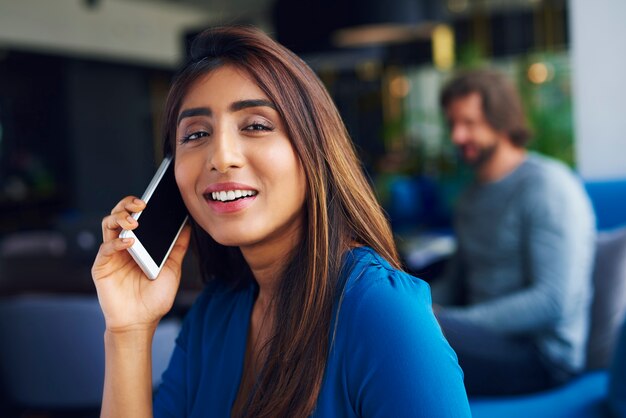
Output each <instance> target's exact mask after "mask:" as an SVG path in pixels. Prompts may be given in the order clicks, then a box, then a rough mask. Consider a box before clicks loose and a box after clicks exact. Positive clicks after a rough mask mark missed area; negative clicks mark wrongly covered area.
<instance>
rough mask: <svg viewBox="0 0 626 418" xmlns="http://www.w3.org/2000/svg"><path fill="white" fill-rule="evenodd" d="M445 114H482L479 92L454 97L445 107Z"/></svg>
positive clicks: (448, 115) (478, 115) (452, 115)
mask: <svg viewBox="0 0 626 418" xmlns="http://www.w3.org/2000/svg"><path fill="white" fill-rule="evenodd" d="M446 116H447V117H448V118H452V117H455V116H466V117H469V116H472V117H482V116H483V100H482V97H481V96H480V94H479V93H477V92H471V93H469V94H466V95H465V96H460V97H457V98H454V99H453V100H452V101H451V102H450V104H449V105H448V107H447V108H446Z"/></svg>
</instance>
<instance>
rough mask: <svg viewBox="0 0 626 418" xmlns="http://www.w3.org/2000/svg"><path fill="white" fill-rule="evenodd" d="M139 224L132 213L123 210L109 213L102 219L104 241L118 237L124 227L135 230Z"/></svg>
mask: <svg viewBox="0 0 626 418" xmlns="http://www.w3.org/2000/svg"><path fill="white" fill-rule="evenodd" d="M138 226H139V223H138V222H137V220H136V219H135V218H133V217H132V216H130V213H128V212H126V211H121V212H117V213H114V214H113V215H109V216H107V217H105V218H104V219H103V220H102V240H103V241H104V242H107V241H110V240H112V239H115V238H117V237H118V236H119V235H120V232H122V229H128V230H133V229H135V228H137V227H138Z"/></svg>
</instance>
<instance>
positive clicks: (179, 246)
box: [166, 225, 191, 270]
mask: <svg viewBox="0 0 626 418" xmlns="http://www.w3.org/2000/svg"><path fill="white" fill-rule="evenodd" d="M190 239H191V226H190V225H185V226H184V227H183V230H182V231H181V232H180V235H179V236H178V239H177V240H176V243H175V244H174V248H172V252H171V253H170V256H169V258H168V260H167V262H166V264H169V267H170V268H172V269H174V270H180V268H181V264H182V262H183V257H184V256H185V253H186V252H187V248H188V247H189V241H190Z"/></svg>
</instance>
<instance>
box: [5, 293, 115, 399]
mask: <svg viewBox="0 0 626 418" xmlns="http://www.w3.org/2000/svg"><path fill="white" fill-rule="evenodd" d="M104 328H105V326H104V318H103V316H102V312H101V310H100V307H99V305H98V300H97V298H96V297H95V296H19V297H12V298H3V299H2V300H0V341H2V351H1V352H0V353H1V354H0V373H1V374H0V379H2V386H3V387H4V388H5V390H6V392H7V397H8V399H9V400H10V401H11V402H12V403H15V404H16V405H19V406H27V407H31V408H90V407H97V406H98V405H100V402H101V399H102V386H103V382H104V347H103V335H104Z"/></svg>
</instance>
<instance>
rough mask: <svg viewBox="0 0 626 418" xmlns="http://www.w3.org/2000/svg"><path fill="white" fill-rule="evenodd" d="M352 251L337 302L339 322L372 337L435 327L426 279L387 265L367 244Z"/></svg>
mask: <svg viewBox="0 0 626 418" xmlns="http://www.w3.org/2000/svg"><path fill="white" fill-rule="evenodd" d="M353 252H355V254H354V255H355V257H354V258H353V259H352V260H350V258H349V257H348V261H347V262H346V265H345V266H344V268H345V269H346V271H347V272H348V277H347V280H346V284H345V288H344V291H343V293H342V295H341V300H340V305H339V311H340V313H339V320H340V322H343V323H348V324H350V327H351V328H352V329H353V330H354V331H357V332H361V333H363V334H370V333H372V334H373V336H374V337H376V336H378V337H380V336H381V334H380V333H383V334H394V333H403V332H404V331H403V329H404V328H410V329H411V331H417V332H418V333H427V334H428V333H430V332H431V331H433V332H437V331H438V327H437V326H436V323H435V319H434V315H433V313H432V307H431V295H430V287H429V286H428V284H427V283H426V282H424V281H422V280H420V279H418V278H416V277H414V276H411V275H409V274H408V273H405V272H403V271H401V270H398V269H395V268H393V267H391V266H390V265H389V263H388V262H387V261H385V260H384V259H383V258H382V257H381V256H380V255H379V254H377V253H376V252H375V251H374V250H372V249H371V248H368V247H362V248H359V249H356V250H353ZM420 325H423V326H420ZM406 335H408V334H406Z"/></svg>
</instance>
